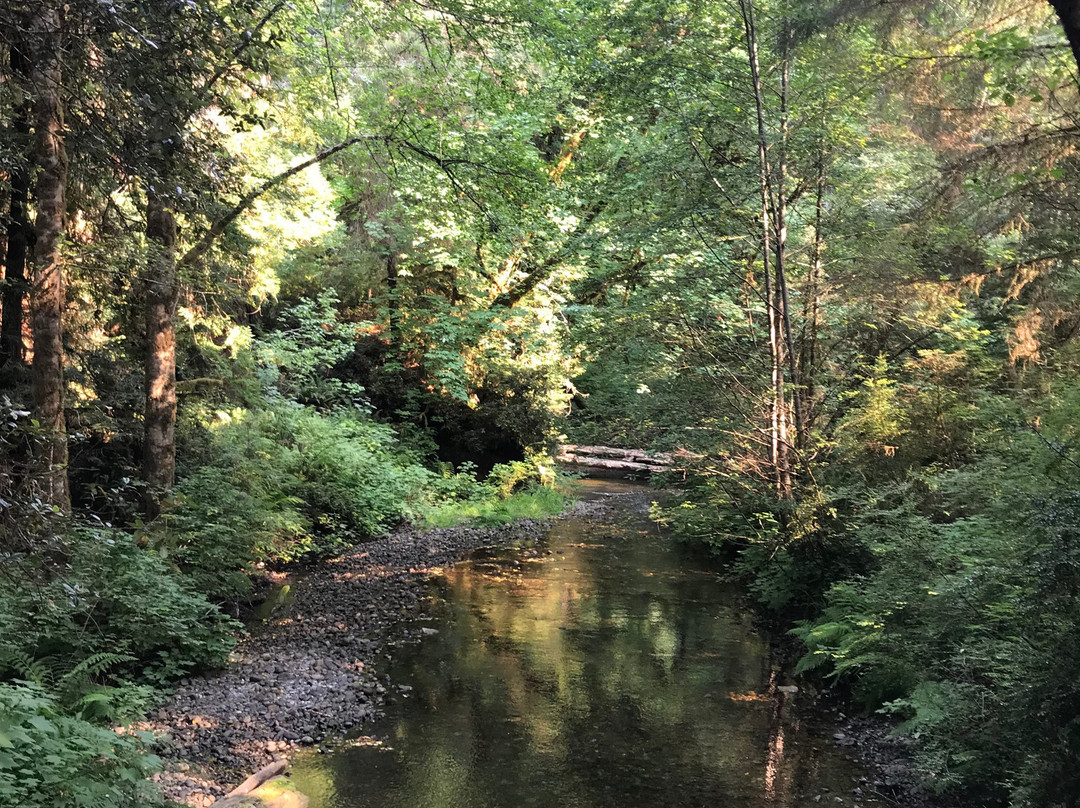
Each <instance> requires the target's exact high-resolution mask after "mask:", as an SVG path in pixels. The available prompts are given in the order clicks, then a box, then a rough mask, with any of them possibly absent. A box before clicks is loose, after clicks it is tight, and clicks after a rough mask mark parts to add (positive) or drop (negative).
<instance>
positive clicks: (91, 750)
mask: <svg viewBox="0 0 1080 808" xmlns="http://www.w3.org/2000/svg"><path fill="white" fill-rule="evenodd" d="M147 740H148V739H147V738H146V736H145V734H143V733H136V734H126V735H124V734H120V733H118V732H116V731H114V730H112V729H106V728H104V727H100V726H97V725H95V724H92V723H90V722H88V721H84V720H81V719H79V718H73V717H71V716H70V715H68V714H66V712H65V711H64V710H63V709H62V708H61V707H60V705H59V704H58V703H57V701H56V699H55V698H54V697H53V696H52V695H50V694H49V693H48V692H47V691H46V690H44V689H43V688H42V687H41V686H40V685H39V684H34V683H29V682H21V683H20V682H16V683H5V682H0V805H5V806H7V805H10V806H19V808H143V807H144V806H145V807H146V808H150V807H151V806H157V805H164V801H163V800H162V799H161V794H160V792H158V790H157V788H156V786H154V785H153V784H151V783H150V782H148V781H147V779H146V778H147V777H148V776H149V775H150V774H151V773H153V772H154V771H156V770H157V769H158V768H159V766H160V761H158V759H157V758H156V757H154V756H153V755H150V754H147V753H145V752H144V744H145V742H146V741H147Z"/></svg>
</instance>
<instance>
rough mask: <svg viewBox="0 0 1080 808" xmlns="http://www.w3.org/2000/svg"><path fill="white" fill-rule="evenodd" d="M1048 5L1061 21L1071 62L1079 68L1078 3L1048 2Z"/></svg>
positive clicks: (1079, 30)
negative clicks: (1071, 55)
mask: <svg viewBox="0 0 1080 808" xmlns="http://www.w3.org/2000/svg"><path fill="white" fill-rule="evenodd" d="M1050 5H1051V6H1053V8H1054V11H1056V12H1057V15H1058V19H1059V20H1061V27H1062V28H1063V29H1065V36H1066V38H1067V39H1068V40H1069V47H1071V48H1072V53H1073V60H1074V61H1075V62H1076V66H1077V67H1078V68H1080V2H1078V0H1050Z"/></svg>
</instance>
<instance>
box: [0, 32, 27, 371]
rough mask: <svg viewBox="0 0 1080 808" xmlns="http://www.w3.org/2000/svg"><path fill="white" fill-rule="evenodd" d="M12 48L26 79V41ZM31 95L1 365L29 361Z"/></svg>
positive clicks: (12, 218)
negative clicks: (26, 334) (26, 322)
mask: <svg viewBox="0 0 1080 808" xmlns="http://www.w3.org/2000/svg"><path fill="white" fill-rule="evenodd" d="M10 47H11V51H10V61H11V75H12V77H13V78H14V79H15V81H16V82H19V83H20V84H23V83H25V81H26V80H27V78H28V76H29V72H30V63H29V60H28V59H27V58H26V54H25V53H23V51H22V43H19V42H16V43H14V44H12V45H11V46H10ZM31 112H32V110H31V104H30V100H29V98H27V99H26V100H24V101H23V102H22V103H21V104H19V106H18V107H16V108H15V110H14V116H13V117H14V120H13V122H12V128H13V129H14V133H15V138H16V141H17V143H18V147H19V151H20V154H21V157H22V158H23V159H17V160H16V162H15V165H14V167H13V168H12V170H11V174H10V184H11V202H10V206H9V208H8V223H7V233H6V236H7V249H6V251H5V255H4V285H3V294H2V301H0V366H2V365H7V364H20V365H21V364H22V363H23V362H25V361H26V353H25V351H24V350H23V333H22V332H23V307H24V303H25V300H26V293H27V285H26V254H27V249H28V247H29V245H30V233H31V230H30V220H29V217H28V210H27V208H28V207H29V201H30V166H29V161H28V160H27V159H25V158H27V157H28V152H29V148H28V147H29V145H30V115H31Z"/></svg>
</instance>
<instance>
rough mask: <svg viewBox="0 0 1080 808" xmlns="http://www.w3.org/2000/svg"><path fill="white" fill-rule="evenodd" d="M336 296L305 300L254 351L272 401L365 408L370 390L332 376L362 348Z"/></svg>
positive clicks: (323, 293) (324, 293) (255, 346)
mask: <svg viewBox="0 0 1080 808" xmlns="http://www.w3.org/2000/svg"><path fill="white" fill-rule="evenodd" d="M338 302H339V301H338V298H337V296H336V294H335V292H334V291H333V290H332V289H330V290H326V291H324V292H322V293H321V294H320V295H319V297H318V298H317V299H316V300H307V299H303V300H301V301H300V302H299V303H297V304H296V305H295V306H292V307H291V308H289V309H288V310H287V311H286V312H284V313H283V316H282V318H281V320H282V322H279V323H278V328H275V329H274V330H272V331H269V332H267V333H266V334H265V335H264V336H263V337H262V338H261V339H259V340H257V341H256V342H255V345H254V346H253V355H254V359H255V362H256V363H257V365H258V367H259V376H260V378H261V380H262V383H263V387H264V390H265V391H266V394H267V397H268V398H269V400H270V401H271V402H275V401H277V400H281V399H284V400H287V401H293V402H296V403H298V404H303V405H306V406H312V407H316V408H319V409H335V408H345V409H354V408H359V409H364V407H365V401H364V399H363V392H364V388H363V387H361V386H360V385H358V384H356V383H355V382H350V381H346V380H343V379H340V378H338V377H336V376H334V375H333V373H332V372H331V371H332V370H333V369H334V367H335V366H336V365H338V364H339V363H341V362H342V361H344V360H345V359H346V358H347V357H349V355H350V354H352V352H353V350H354V349H355V347H356V326H355V325H353V324H351V323H344V322H341V321H340V319H339V317H338V313H337V310H336V308H335V306H336V305H337V304H338Z"/></svg>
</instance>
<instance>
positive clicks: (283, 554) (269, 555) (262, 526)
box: [151, 404, 435, 597]
mask: <svg viewBox="0 0 1080 808" xmlns="http://www.w3.org/2000/svg"><path fill="white" fill-rule="evenodd" d="M213 432H214V451H213V453H212V456H210V457H208V462H207V463H206V464H204V465H203V466H201V467H200V468H198V469H197V470H196V471H194V472H193V473H192V474H191V475H190V476H189V477H188V478H187V479H185V480H184V481H183V482H181V484H180V485H179V486H178V488H177V493H176V502H175V505H174V507H173V509H172V510H171V512H170V513H169V514H168V515H167V516H166V518H164V519H162V520H161V522H160V524H158V525H155V526H154V528H153V530H152V533H151V537H152V541H153V542H154V544H155V546H158V547H161V548H162V549H163V550H165V551H166V552H168V553H170V554H171V555H172V556H173V557H174V558H175V559H176V561H177V563H178V564H179V565H180V566H181V568H182V569H184V570H185V571H186V572H187V573H188V574H189V575H191V576H192V578H193V580H195V581H196V582H197V584H198V586H199V587H200V589H201V590H202V591H204V592H207V593H210V594H211V595H214V596H223V597H224V596H231V595H235V594H237V593H242V592H244V591H245V589H246V587H247V585H248V584H247V578H246V576H245V572H247V571H250V567H251V565H252V564H254V563H256V562H260V561H272V562H287V561H295V560H297V559H300V558H302V557H304V556H306V555H310V554H322V553H329V552H332V551H334V550H335V549H338V548H340V547H342V546H344V545H345V544H348V543H352V542H356V541H359V540H363V539H367V538H371V537H374V536H378V535H381V534H382V533H384V532H385V531H386V530H388V529H389V528H390V527H392V526H393V525H394V524H395V523H397V522H399V521H401V520H403V519H407V518H410V517H412V516H414V515H416V514H417V513H419V508H420V506H421V503H422V501H423V500H424V499H425V497H427V496H429V494H430V489H431V486H432V484H433V482H434V480H435V475H434V474H432V473H431V472H430V471H428V470H427V469H425V468H423V467H422V466H420V465H418V464H416V463H413V462H411V458H410V456H409V455H407V454H401V453H398V452H397V451H396V448H397V447H396V438H395V436H394V432H393V430H391V429H390V428H389V427H386V426H383V425H381V424H378V423H375V422H374V421H373V420H371V419H370V418H367V417H366V416H363V415H361V414H348V413H344V412H334V413H327V414H319V413H317V412H316V411H315V410H313V409H311V408H307V407H299V406H295V405H290V404H281V405H279V406H276V407H274V408H272V409H268V410H264V411H255V412H251V411H239V412H236V413H234V414H232V415H231V416H228V417H225V418H223V419H222V420H221V421H220V422H219V423H218V424H217V425H216V426H215V427H214V429H213Z"/></svg>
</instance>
